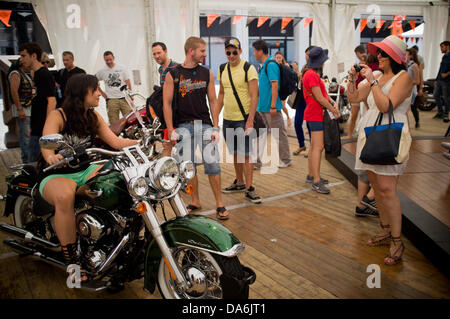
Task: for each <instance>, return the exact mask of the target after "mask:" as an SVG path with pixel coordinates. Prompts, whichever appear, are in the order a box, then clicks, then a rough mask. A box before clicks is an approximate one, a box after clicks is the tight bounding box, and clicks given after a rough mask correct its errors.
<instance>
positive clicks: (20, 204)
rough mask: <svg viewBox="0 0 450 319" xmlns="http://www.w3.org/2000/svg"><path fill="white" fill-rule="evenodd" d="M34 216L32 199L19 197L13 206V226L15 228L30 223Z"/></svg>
mask: <svg viewBox="0 0 450 319" xmlns="http://www.w3.org/2000/svg"><path fill="white" fill-rule="evenodd" d="M35 218H36V216H34V214H33V198H31V197H28V196H24V195H19V196H17V198H16V202H15V204H14V224H15V225H16V226H17V227H21V228H24V226H25V225H26V224H28V223H30V222H32V221H33V220H34V219H35Z"/></svg>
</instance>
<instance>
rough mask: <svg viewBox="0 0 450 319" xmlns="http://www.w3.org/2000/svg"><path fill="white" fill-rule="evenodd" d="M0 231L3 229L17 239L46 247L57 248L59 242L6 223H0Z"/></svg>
mask: <svg viewBox="0 0 450 319" xmlns="http://www.w3.org/2000/svg"><path fill="white" fill-rule="evenodd" d="M0 231H3V232H5V233H7V234H10V235H13V236H15V237H17V238H19V239H22V240H25V241H28V242H31V243H35V244H38V245H41V246H45V247H48V248H53V249H54V248H59V244H54V243H52V242H50V241H48V240H46V239H43V238H40V237H37V236H36V235H34V234H32V233H31V232H29V231H26V230H25V229H22V228H19V227H16V226H13V225H10V224H7V223H0Z"/></svg>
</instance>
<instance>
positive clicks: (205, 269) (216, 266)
mask: <svg viewBox="0 0 450 319" xmlns="http://www.w3.org/2000/svg"><path fill="white" fill-rule="evenodd" d="M173 256H174V259H175V261H176V262H177V264H178V267H179V268H180V269H181V271H182V272H183V274H184V276H185V278H189V281H190V282H191V283H192V286H191V287H190V288H189V289H188V290H187V291H185V292H180V291H179V290H178V289H177V285H176V284H175V281H174V279H173V278H172V275H171V271H170V270H169V268H168V267H167V265H166V263H165V262H164V258H161V262H160V265H159V270H158V288H159V291H160V293H161V296H162V297H163V298H165V299H222V298H223V296H224V290H223V289H224V287H223V283H221V281H220V276H221V275H222V274H226V275H228V276H231V277H235V278H243V276H244V271H243V268H242V265H241V263H240V262H239V259H238V258H237V257H232V258H227V257H223V256H218V255H212V254H210V253H208V252H205V251H201V250H197V249H193V248H185V247H179V248H176V249H175V251H174V253H173Z"/></svg>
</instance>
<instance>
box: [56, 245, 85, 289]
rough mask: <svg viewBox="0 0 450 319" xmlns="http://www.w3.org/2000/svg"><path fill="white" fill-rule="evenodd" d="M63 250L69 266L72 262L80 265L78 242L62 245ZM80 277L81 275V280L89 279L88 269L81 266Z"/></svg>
mask: <svg viewBox="0 0 450 319" xmlns="http://www.w3.org/2000/svg"><path fill="white" fill-rule="evenodd" d="M61 252H62V254H63V257H64V261H65V263H66V266H69V265H72V264H75V265H78V266H80V258H79V257H78V247H77V243H76V242H75V243H73V244H67V245H65V246H61ZM72 273H73V272H72ZM72 273H71V274H72ZM80 277H81V278H80V279H81V282H86V281H88V276H87V272H86V270H84V269H81V267H80Z"/></svg>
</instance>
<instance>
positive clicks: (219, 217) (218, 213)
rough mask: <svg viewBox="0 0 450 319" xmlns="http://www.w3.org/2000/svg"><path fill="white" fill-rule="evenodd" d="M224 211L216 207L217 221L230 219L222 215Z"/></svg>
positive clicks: (224, 209) (223, 208)
mask: <svg viewBox="0 0 450 319" xmlns="http://www.w3.org/2000/svg"><path fill="white" fill-rule="evenodd" d="M226 211H227V209H226V208H225V207H217V209H216V217H217V218H218V219H221V220H227V219H228V218H230V216H229V215H222V214H223V213H225V212H226Z"/></svg>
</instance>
